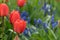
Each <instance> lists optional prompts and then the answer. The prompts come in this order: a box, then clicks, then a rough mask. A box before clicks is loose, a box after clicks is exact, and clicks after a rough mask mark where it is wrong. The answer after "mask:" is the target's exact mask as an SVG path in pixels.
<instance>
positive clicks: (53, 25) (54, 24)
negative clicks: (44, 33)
mask: <svg viewBox="0 0 60 40" xmlns="http://www.w3.org/2000/svg"><path fill="white" fill-rule="evenodd" d="M57 25H58V21H56V22H54V23H53V24H52V29H54V28H55V27H56V26H57Z"/></svg>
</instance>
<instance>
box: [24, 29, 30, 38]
mask: <svg viewBox="0 0 60 40" xmlns="http://www.w3.org/2000/svg"><path fill="white" fill-rule="evenodd" d="M29 32H30V31H29V28H26V29H25V31H24V32H23V35H25V36H26V37H29V34H28V33H29Z"/></svg>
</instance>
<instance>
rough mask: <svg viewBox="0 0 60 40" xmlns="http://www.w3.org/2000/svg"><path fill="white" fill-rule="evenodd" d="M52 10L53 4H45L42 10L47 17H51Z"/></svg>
mask: <svg viewBox="0 0 60 40" xmlns="http://www.w3.org/2000/svg"><path fill="white" fill-rule="evenodd" d="M51 8H52V6H51V4H48V3H44V5H43V7H42V9H43V10H44V15H45V16H46V14H48V15H50V11H51Z"/></svg>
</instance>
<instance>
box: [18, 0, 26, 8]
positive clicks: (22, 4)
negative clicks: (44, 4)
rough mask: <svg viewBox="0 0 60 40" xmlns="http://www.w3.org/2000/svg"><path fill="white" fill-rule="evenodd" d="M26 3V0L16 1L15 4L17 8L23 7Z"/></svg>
mask: <svg viewBox="0 0 60 40" xmlns="http://www.w3.org/2000/svg"><path fill="white" fill-rule="evenodd" d="M25 3H26V0H17V4H18V6H19V7H23V6H24V5H25Z"/></svg>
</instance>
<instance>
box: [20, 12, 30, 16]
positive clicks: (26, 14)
mask: <svg viewBox="0 0 60 40" xmlns="http://www.w3.org/2000/svg"><path fill="white" fill-rule="evenodd" d="M24 16H26V17H27V16H29V15H28V12H26V11H23V12H22V13H21V17H24Z"/></svg>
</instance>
